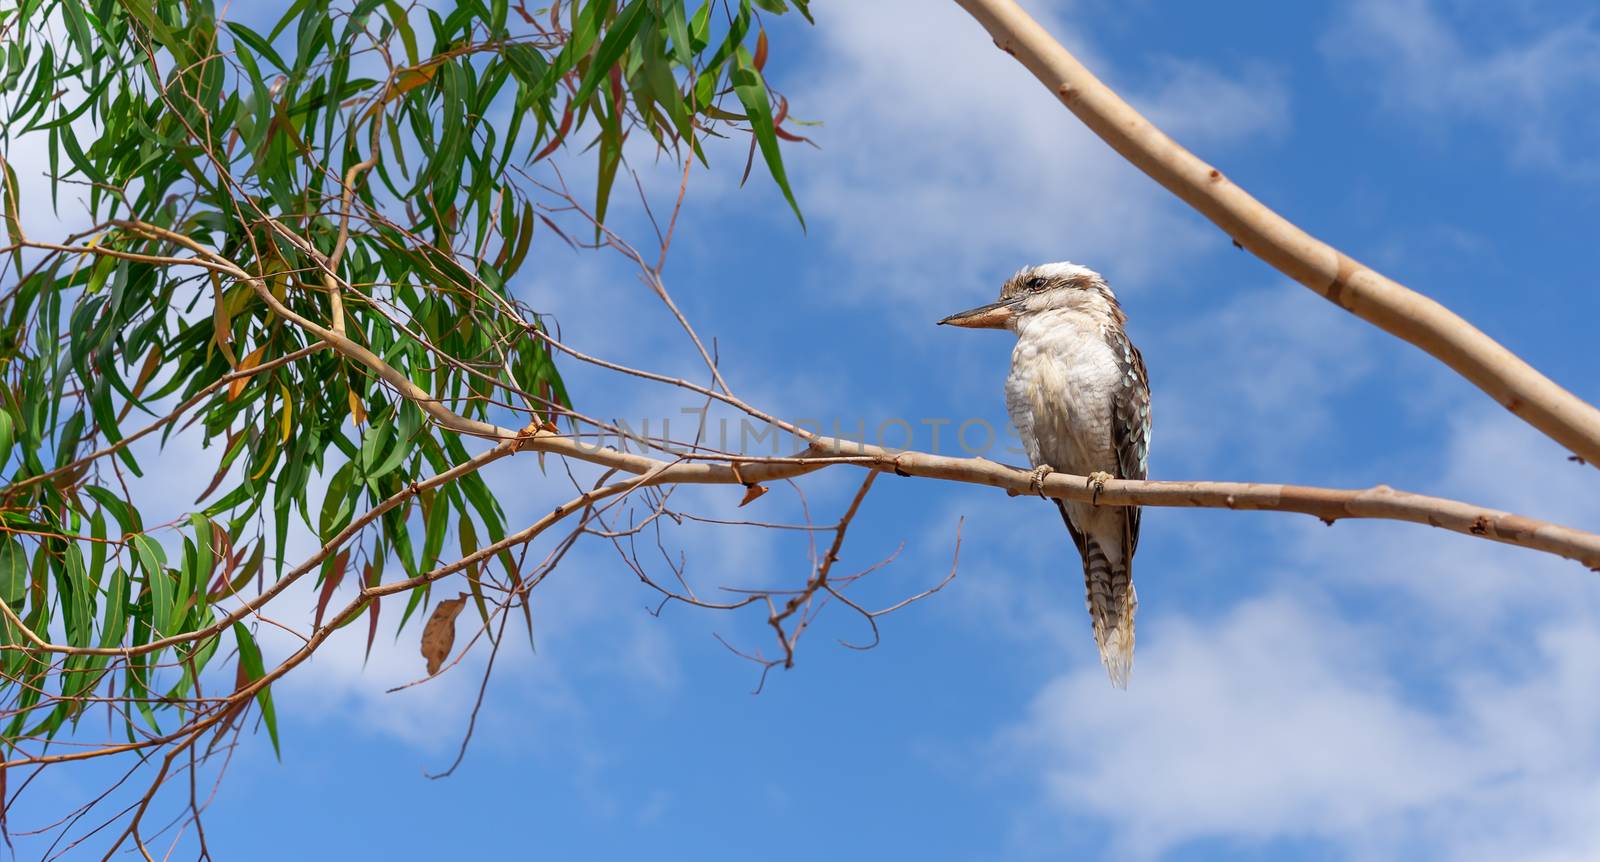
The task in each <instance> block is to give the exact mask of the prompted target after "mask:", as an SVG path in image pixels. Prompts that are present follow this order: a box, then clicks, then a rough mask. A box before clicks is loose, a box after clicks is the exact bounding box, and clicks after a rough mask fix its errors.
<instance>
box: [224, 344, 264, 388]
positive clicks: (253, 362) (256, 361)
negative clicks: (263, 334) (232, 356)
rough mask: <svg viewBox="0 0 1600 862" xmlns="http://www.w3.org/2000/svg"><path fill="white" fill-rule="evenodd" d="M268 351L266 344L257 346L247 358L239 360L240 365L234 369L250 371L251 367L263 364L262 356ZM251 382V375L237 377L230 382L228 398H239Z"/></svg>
mask: <svg viewBox="0 0 1600 862" xmlns="http://www.w3.org/2000/svg"><path fill="white" fill-rule="evenodd" d="M266 352H267V346H266V345H265V344H263V345H261V346H260V347H257V348H256V349H255V350H252V351H250V353H249V354H248V355H246V356H245V358H243V359H241V360H239V367H238V368H236V369H234V370H235V371H249V370H250V369H252V368H254V367H256V366H257V365H260V364H261V357H262V356H264V355H265V354H266ZM249 384H250V378H249V376H244V377H240V378H237V379H235V380H234V381H233V382H232V383H229V384H228V400H229V401H232V400H233V399H235V398H238V397H239V393H240V392H243V391H244V388H245V387H246V386H248V385H249Z"/></svg>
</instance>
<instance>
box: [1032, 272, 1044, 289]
mask: <svg viewBox="0 0 1600 862" xmlns="http://www.w3.org/2000/svg"><path fill="white" fill-rule="evenodd" d="M1044 284H1045V282H1044V276H1042V275H1036V276H1034V277H1033V278H1030V279H1028V289H1029V290H1044Z"/></svg>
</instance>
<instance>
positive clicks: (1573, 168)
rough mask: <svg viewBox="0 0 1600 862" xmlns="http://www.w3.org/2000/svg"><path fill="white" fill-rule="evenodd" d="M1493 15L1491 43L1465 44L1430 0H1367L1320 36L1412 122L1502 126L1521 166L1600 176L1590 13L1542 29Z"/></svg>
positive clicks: (1599, 52)
mask: <svg viewBox="0 0 1600 862" xmlns="http://www.w3.org/2000/svg"><path fill="white" fill-rule="evenodd" d="M1503 11H1504V14H1497V15H1495V17H1494V29H1493V31H1492V32H1493V33H1494V37H1495V38H1494V40H1493V44H1487V45H1486V44H1476V43H1474V42H1472V41H1469V39H1468V37H1467V36H1466V35H1465V34H1464V33H1463V32H1462V30H1461V29H1460V28H1458V27H1456V26H1454V25H1452V23H1451V22H1450V21H1447V20H1446V19H1445V17H1444V16H1443V15H1442V14H1441V13H1440V12H1439V10H1438V9H1437V8H1436V7H1435V4H1434V3H1432V2H1431V0H1362V2H1359V3H1355V4H1351V5H1350V6H1347V7H1345V14H1344V15H1343V16H1342V18H1341V19H1340V20H1339V22H1338V24H1337V25H1336V26H1335V28H1334V29H1333V31H1332V32H1331V33H1330V34H1329V35H1328V37H1327V38H1326V39H1325V40H1324V41H1323V51H1324V53H1325V54H1327V55H1328V56H1329V57H1330V58H1332V59H1333V60H1335V61H1338V62H1340V63H1342V64H1344V65H1346V66H1349V67H1351V68H1354V69H1356V70H1357V72H1358V73H1362V74H1361V76H1362V77H1366V78H1368V79H1369V80H1370V81H1371V82H1372V84H1373V85H1374V86H1375V87H1376V89H1377V92H1378V95H1379V98H1380V99H1381V100H1382V102H1383V104H1384V106H1385V107H1386V108H1388V109H1390V110H1392V111H1395V112H1397V113H1399V114H1402V115H1410V116H1412V117H1413V118H1416V119H1430V120H1432V119H1440V118H1448V119H1461V120H1468V121H1472V122H1474V123H1481V124H1485V125H1489V126H1494V127H1496V128H1498V129H1499V130H1500V131H1501V132H1502V133H1503V134H1505V135H1506V136H1507V138H1508V139H1509V141H1510V145H1511V150H1512V156H1513V158H1514V159H1515V160H1516V161H1517V162H1519V163H1522V164H1527V165H1531V166H1536V167H1540V168H1545V169H1552V170H1557V171H1559V172H1562V173H1565V174H1569V175H1576V176H1583V177H1587V178H1591V179H1592V178H1597V177H1600V160H1597V159H1596V158H1594V156H1593V155H1592V153H1593V152H1594V149H1595V145H1596V144H1597V143H1600V123H1597V122H1596V121H1595V116H1594V112H1593V111H1590V110H1588V106H1589V105H1590V104H1591V103H1592V102H1593V99H1594V94H1595V92H1596V91H1597V90H1600V30H1597V29H1596V28H1595V27H1594V26H1593V23H1592V22H1591V21H1590V20H1589V18H1588V17H1583V16H1578V17H1576V19H1575V20H1574V21H1572V22H1570V23H1566V24H1562V25H1559V26H1553V27H1545V28H1543V29H1540V30H1537V31H1536V32H1531V33H1530V32H1523V31H1525V30H1526V29H1527V28H1521V27H1517V26H1515V24H1516V21H1515V15H1514V14H1511V13H1510V12H1509V10H1503Z"/></svg>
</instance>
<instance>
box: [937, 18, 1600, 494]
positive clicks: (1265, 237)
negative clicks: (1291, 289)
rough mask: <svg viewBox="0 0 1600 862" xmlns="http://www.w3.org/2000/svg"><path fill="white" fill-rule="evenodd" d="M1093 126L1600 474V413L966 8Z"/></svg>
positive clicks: (1013, 27)
mask: <svg viewBox="0 0 1600 862" xmlns="http://www.w3.org/2000/svg"><path fill="white" fill-rule="evenodd" d="M956 2H957V3H959V4H960V5H961V8H963V9H965V10H967V12H968V13H970V14H971V15H972V17H974V18H976V19H977V20H978V22H979V23H980V24H982V25H983V26H984V28H985V29H987V30H988V31H989V34H990V35H991V36H993V37H994V41H995V44H996V45H997V46H999V48H1000V50H1002V51H1005V52H1006V53H1007V54H1010V55H1011V56H1013V57H1015V58H1017V61H1018V62H1020V63H1022V65H1024V66H1026V67H1027V69H1028V71H1030V72H1032V73H1033V76H1034V77H1035V78H1038V79H1039V81H1040V83H1042V84H1044V85H1045V86H1046V87H1048V88H1050V91H1051V92H1053V93H1055V94H1056V97H1057V98H1059V99H1060V100H1061V102H1062V104H1064V105H1066V106H1067V109H1068V110H1070V111H1072V113H1073V114H1075V115H1077V117H1078V119H1080V120H1082V121H1083V123H1084V125H1086V126H1088V127H1089V129H1090V130H1091V131H1093V132H1094V133H1095V134H1096V135H1099V136H1100V138H1101V139H1102V140H1104V141H1105V142H1106V143H1107V144H1110V145H1111V148H1112V149H1114V150H1116V151H1117V153H1119V154H1120V155H1121V156H1122V157H1123V158H1125V159H1127V160H1128V161H1129V162H1132V163H1133V165H1134V166H1135V167H1137V168H1139V170H1141V171H1144V172H1145V173H1146V174H1148V175H1149V176H1150V178H1151V179H1154V180H1155V181H1156V182H1158V183H1160V184H1161V185H1162V186H1164V187H1165V188H1166V189H1167V190H1168V191H1170V192H1172V193H1173V194H1175V195H1177V196H1178V197H1180V198H1182V199H1183V200H1184V202H1185V203H1187V204H1189V206H1191V207H1194V208H1195V209H1196V210H1197V211H1199V212H1200V214H1201V215H1204V216H1205V217H1206V218H1208V219H1210V220H1211V221H1212V222H1214V223H1215V224H1216V225H1217V226H1218V227H1220V228H1222V229H1223V230H1224V231H1226V232H1227V234H1228V235H1229V236H1231V237H1233V239H1234V240H1235V241H1236V242H1238V243H1239V244H1240V245H1241V246H1243V247H1244V248H1245V249H1247V250H1249V251H1250V253H1251V254H1254V255H1255V256H1256V257H1259V258H1261V259H1262V260H1264V261H1266V262H1267V263H1268V264H1271V265H1272V266H1273V267H1274V268H1275V269H1277V270H1278V271H1279V272H1282V273H1283V274H1284V275H1287V276H1289V277H1290V278H1292V279H1294V280H1295V281H1298V282H1300V283H1301V284H1303V285H1305V286H1306V287H1309V288H1311V289H1312V290H1313V291H1315V292H1316V293H1317V295H1319V296H1321V297H1323V298H1325V299H1327V300H1328V301H1330V302H1332V303H1333V304H1334V305H1337V306H1339V307H1340V308H1343V309H1345V310H1346V311H1349V312H1350V313H1352V314H1354V315H1356V316H1357V317H1359V318H1361V319H1362V320H1365V321H1367V322H1368V323H1371V324H1373V325H1375V326H1377V327H1378V328H1380V329H1382V330H1383V331H1385V332H1387V333H1389V334H1390V335H1393V336H1395V337H1397V338H1401V339H1404V340H1406V341H1409V342H1411V343H1412V344H1414V345H1416V346H1417V347H1419V348H1421V349H1423V350H1424V351H1427V352H1428V353H1429V354H1430V355H1432V356H1433V357H1434V358H1435V359H1438V360H1439V361H1441V362H1443V363H1444V364H1445V365H1448V366H1449V367H1450V368H1451V369H1452V370H1454V371H1455V372H1456V373H1458V374H1460V375H1461V376H1462V377H1465V378H1466V379H1468V380H1470V381H1472V383H1473V385H1475V386H1477V387H1478V388H1479V389H1482V390H1483V391H1484V392H1486V393H1488V394H1489V396H1490V397H1492V398H1493V399H1494V400H1495V401H1497V402H1499V403H1500V404H1501V406H1503V407H1505V408H1506V409H1507V410H1510V411H1511V412H1512V413H1513V414H1515V415H1516V416H1517V417H1518V418H1520V419H1522V420H1523V421H1525V422H1527V423H1528V424H1529V425H1532V426H1533V427H1535V428H1537V429H1539V430H1540V431H1542V432H1543V433H1544V434H1545V435H1546V436H1548V437H1549V438H1550V439H1552V440H1555V441H1556V442H1558V443H1560V444H1561V445H1562V446H1565V447H1567V449H1569V450H1571V451H1572V452H1574V453H1576V454H1577V455H1578V456H1579V457H1581V458H1583V459H1584V460H1585V461H1587V462H1589V463H1590V464H1594V465H1596V466H1600V410H1597V409H1596V408H1595V407H1594V406H1593V405H1591V404H1589V403H1587V402H1585V401H1583V400H1582V399H1580V398H1578V397H1577V396H1575V395H1573V394H1572V393H1571V392H1568V391H1567V390H1566V389H1564V388H1562V387H1561V386H1560V385H1558V384H1556V383H1555V382H1554V381H1552V380H1551V379H1549V378H1548V377H1545V376H1544V375H1543V374H1541V373H1539V371H1538V370H1537V369H1535V368H1534V367H1533V366H1531V365H1529V364H1528V363H1527V362H1525V361H1523V360H1522V359H1521V358H1520V357H1518V356H1517V355H1516V354H1514V353H1512V352H1511V351H1510V350H1507V349H1506V348H1505V347H1504V346H1502V345H1501V344H1500V343H1499V342H1497V341H1495V340H1494V339H1492V338H1490V337H1489V336H1488V335H1485V334H1484V333H1483V332H1481V331H1480V330H1478V329H1477V328H1476V327H1474V326H1473V325H1472V324H1470V323H1468V322H1467V321H1466V320H1464V319H1462V318H1461V317H1460V316H1459V315H1457V314H1456V313H1455V312H1453V311H1451V310H1450V309H1448V308H1445V307H1444V306H1443V305H1440V304H1439V303H1438V302H1435V301H1434V300H1432V299H1429V298H1428V297H1426V296H1423V295H1422V294H1420V293H1417V292H1416V291H1414V290H1411V289H1410V288H1408V287H1406V286H1404V285H1402V284H1400V283H1398V282H1396V281H1394V280H1392V279H1390V278H1387V277H1385V276H1384V275H1382V274H1380V273H1378V272H1376V271H1374V270H1372V269H1370V268H1368V267H1366V266H1365V265H1363V264H1361V263H1359V262H1358V261H1356V260H1354V259H1353V258H1351V257H1350V256H1349V255H1346V254H1344V253H1343V252H1341V251H1339V250H1338V249H1336V248H1333V247H1332V246H1330V245H1328V244H1327V243H1324V242H1322V241H1321V240H1319V239H1317V238H1316V237H1313V236H1311V235H1310V234H1308V233H1306V232H1305V231H1303V230H1301V229H1300V228H1299V227H1296V226H1295V225H1294V224H1293V223H1291V222H1290V221H1289V220H1287V219H1285V218H1284V217H1283V216H1281V215H1278V214H1277V213H1276V212H1273V211H1272V210H1271V209H1270V208H1268V207H1267V206H1266V205H1264V204H1262V203H1261V202H1260V201H1258V200H1256V199H1255V198H1253V197H1251V196H1250V195H1249V193H1247V192H1246V191H1245V190H1244V189H1242V188H1240V187H1238V186H1236V185H1234V184H1233V183H1231V182H1229V181H1228V179H1227V178H1226V177H1224V176H1223V175H1222V173H1221V172H1220V171H1218V170H1217V169H1216V168H1213V167H1212V166H1211V165H1209V164H1206V163H1205V162H1204V161H1202V160H1200V159H1199V158H1197V157H1196V156H1195V155H1194V154H1193V153H1191V152H1189V151H1188V150H1186V149H1184V148H1183V147H1182V146H1180V145H1179V144H1178V143H1177V142H1176V141H1174V140H1172V139H1171V138H1170V137H1168V136H1167V135H1166V134H1165V133H1164V132H1162V131H1161V130H1160V129H1158V128H1156V126H1155V125H1153V124H1152V123H1151V122H1150V121H1149V120H1147V119H1145V118H1144V116H1143V115H1141V114H1140V113H1139V112H1138V111H1136V110H1134V109H1133V107H1132V106H1131V105H1129V104H1128V103H1127V102H1125V101H1123V99H1122V97H1120V96H1118V95H1117V94H1116V93H1115V92H1114V91H1112V90H1111V88H1110V87H1107V86H1106V85H1105V84H1104V83H1103V82H1101V81H1100V79H1099V78H1096V77H1095V76H1094V73H1092V72H1090V71H1089V70H1088V69H1087V68H1085V67H1084V66H1083V64H1082V63H1080V62H1078V60H1077V58H1076V57H1074V56H1072V54H1071V53H1070V52H1069V51H1067V49H1066V48H1064V47H1062V46H1061V43H1059V42H1057V41H1056V40H1055V39H1054V38H1052V37H1051V36H1050V34H1049V33H1048V32H1046V31H1045V29H1044V28H1043V27H1041V26H1040V25H1039V23H1038V22H1037V21H1035V20H1033V18H1032V17H1030V16H1029V15H1028V13H1027V12H1025V11H1023V9H1022V8H1021V7H1020V6H1018V5H1017V4H1016V2H1015V0H956Z"/></svg>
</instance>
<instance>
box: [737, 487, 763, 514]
mask: <svg viewBox="0 0 1600 862" xmlns="http://www.w3.org/2000/svg"><path fill="white" fill-rule="evenodd" d="M765 493H767V486H766V485H757V484H756V483H754V482H751V483H750V484H748V485H746V486H744V499H743V500H740V501H739V508H741V509H743V508H744V507H745V506H747V505H749V504H751V503H753V502H755V501H756V500H759V499H761V495H762V494H765Z"/></svg>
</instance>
